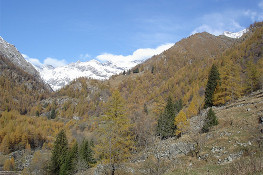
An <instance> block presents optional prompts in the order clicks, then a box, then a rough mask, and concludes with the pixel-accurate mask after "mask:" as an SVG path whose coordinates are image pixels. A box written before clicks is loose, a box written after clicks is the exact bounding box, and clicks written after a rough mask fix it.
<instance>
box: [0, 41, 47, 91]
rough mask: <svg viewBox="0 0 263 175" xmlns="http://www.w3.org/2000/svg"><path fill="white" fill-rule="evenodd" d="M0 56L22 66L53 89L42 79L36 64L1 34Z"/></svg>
mask: <svg viewBox="0 0 263 175" xmlns="http://www.w3.org/2000/svg"><path fill="white" fill-rule="evenodd" d="M0 56H1V57H3V58H5V59H7V60H8V61H10V62H11V63H12V64H14V65H15V66H16V67H18V68H20V69H21V70H23V71H25V72H26V73H28V74H29V75H31V76H32V77H34V79H35V81H38V82H39V83H41V84H44V86H45V88H46V89H48V90H49V91H52V89H51V88H50V86H49V85H48V84H45V82H44V81H43V80H42V78H41V77H40V74H39V72H38V71H37V70H36V69H35V68H34V66H33V65H32V64H31V63H29V62H27V61H26V60H25V59H24V57H23V56H22V54H21V53H20V52H19V51H18V50H17V49H16V47H15V46H14V45H12V44H9V43H8V42H6V41H5V40H4V39H3V38H2V37H1V36H0Z"/></svg>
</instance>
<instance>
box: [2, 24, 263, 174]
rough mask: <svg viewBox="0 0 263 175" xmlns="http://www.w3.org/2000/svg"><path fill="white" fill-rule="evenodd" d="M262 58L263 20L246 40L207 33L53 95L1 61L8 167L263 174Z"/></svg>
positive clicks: (57, 170) (61, 171)
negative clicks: (262, 130) (101, 78)
mask: <svg viewBox="0 0 263 175" xmlns="http://www.w3.org/2000/svg"><path fill="white" fill-rule="evenodd" d="M262 51H263V23H262V22H258V23H254V24H252V25H251V26H250V27H249V32H247V33H246V34H244V35H243V36H242V37H241V38H240V39H231V38H227V37H225V36H213V35H211V34H209V33H206V32H204V33H198V34H195V35H192V36H190V37H188V38H185V39H183V40H181V41H179V42H178V43H176V44H175V45H174V46H173V47H171V48H170V49H168V50H166V51H164V52H163V53H161V54H160V55H156V56H153V57H152V58H151V59H149V60H147V61H145V62H144V63H142V64H139V65H137V66H136V67H135V68H133V69H132V70H129V71H127V72H128V73H126V72H125V73H121V74H119V75H115V76H112V77H111V78H110V79H109V80H106V81H99V80H93V79H88V78H78V79H76V80H74V81H73V82H71V83H70V84H69V85H67V86H66V87H64V88H62V89H60V90H59V91H57V92H53V93H52V92H50V91H49V90H48V89H47V88H45V86H44V85H43V84H41V83H39V82H38V81H37V80H35V79H34V77H32V76H30V75H28V74H27V73H25V72H24V71H23V70H21V69H19V68H17V67H16V66H15V65H13V64H12V63H10V62H9V61H8V59H6V58H5V57H4V56H1V57H0V66H1V67H0V68H1V69H0V70H1V71H0V96H1V98H0V104H1V105H0V125H1V129H0V152H1V155H0V166H2V167H3V168H4V169H5V170H20V171H23V173H25V174H27V173H28V174H30V173H33V172H35V173H36V172H39V174H45V173H49V174H75V173H80V174H81V173H84V174H90V173H94V172H96V173H97V174H158V175H159V174H165V173H166V174H178V173H181V174H187V173H188V174H194V173H195V174H203V173H209V171H211V172H212V173H214V174H224V173H225V174H228V173H230V174H235V170H236V169H237V170H238V171H239V170H240V171H242V172H252V173H257V172H262V170H263V168H262V166H261V164H260V162H261V159H262V156H261V154H260V151H261V144H262V139H261V137H260V128H259V127H260V126H261V125H260V124H258V123H257V122H258V121H257V118H258V117H260V116H261V117H262V116H263V113H262V103H261V102H260V100H262V87H263V58H262V57H263V55H262ZM255 94H256V95H255ZM249 95H250V96H249ZM242 97H243V98H242ZM250 97H251V98H250ZM252 97H253V98H252ZM248 106H249V107H248ZM245 108H246V109H245ZM250 119H251V121H250ZM259 119H260V118H259ZM261 123H263V119H262V121H261ZM253 125H254V126H257V127H254V128H253ZM252 128H253V129H252ZM249 131H251V133H249ZM233 144H235V145H237V146H233ZM244 145H246V146H244ZM22 152H23V153H22ZM211 152H212V153H211ZM17 154H19V156H17ZM14 155H15V156H14ZM9 157H13V158H14V160H13V159H10V158H9ZM28 157H31V158H28ZM37 157H41V158H39V160H38V159H37ZM246 160H249V163H248V164H246V163H245V161H246ZM253 163H254V164H255V165H256V166H257V167H255V169H254V170H248V168H247V169H245V167H248V166H250V165H251V164H253ZM258 164H260V165H258ZM242 166H244V167H242ZM191 167H194V168H196V170H193V169H191ZM197 167H200V168H197ZM242 168H243V169H242ZM40 169H41V171H40ZM208 170H209V171H208ZM221 170H222V171H221ZM220 171H221V172H222V173H220Z"/></svg>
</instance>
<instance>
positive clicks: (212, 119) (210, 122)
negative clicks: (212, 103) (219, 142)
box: [202, 108, 218, 132]
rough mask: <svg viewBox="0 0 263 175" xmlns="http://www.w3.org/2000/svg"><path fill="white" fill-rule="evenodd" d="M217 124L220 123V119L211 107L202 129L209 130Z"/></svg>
mask: <svg viewBox="0 0 263 175" xmlns="http://www.w3.org/2000/svg"><path fill="white" fill-rule="evenodd" d="M215 125H218V120H217V117H216V114H215V112H214V111H213V109H212V108H210V109H209V110H208V113H207V116H206V119H205V122H204V126H203V128H202V131H203V132H208V131H209V130H210V128H211V127H212V126H215Z"/></svg>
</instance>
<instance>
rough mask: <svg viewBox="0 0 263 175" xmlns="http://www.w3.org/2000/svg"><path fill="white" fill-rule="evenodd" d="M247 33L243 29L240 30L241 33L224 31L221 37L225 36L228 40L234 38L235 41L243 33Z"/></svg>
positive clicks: (246, 30)
mask: <svg viewBox="0 0 263 175" xmlns="http://www.w3.org/2000/svg"><path fill="white" fill-rule="evenodd" d="M247 32H248V29H244V30H241V31H239V32H235V33H234V32H228V31H225V32H224V33H223V35H225V36H227V37H229V38H235V39H237V38H240V37H242V36H243V35H244V34H245V33H247Z"/></svg>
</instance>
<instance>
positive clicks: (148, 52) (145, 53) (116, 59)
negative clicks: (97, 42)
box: [96, 43, 174, 67]
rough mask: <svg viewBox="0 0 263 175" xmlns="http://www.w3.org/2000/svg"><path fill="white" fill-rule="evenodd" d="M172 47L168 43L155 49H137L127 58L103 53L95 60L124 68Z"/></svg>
mask: <svg viewBox="0 0 263 175" xmlns="http://www.w3.org/2000/svg"><path fill="white" fill-rule="evenodd" d="M173 45H174V44H172V43H168V44H163V45H161V46H158V47H157V48H155V49H152V48H144V49H137V50H136V51H134V52H133V53H132V55H127V56H124V55H114V54H110V53H104V54H101V55H98V56H97V57H96V58H97V59H98V60H100V61H110V62H112V63H114V64H116V65H118V66H121V67H125V65H126V64H129V63H131V62H133V61H138V60H145V59H148V58H150V57H152V56H154V55H157V54H160V53H162V52H163V51H165V50H167V49H169V48H170V47H172V46H173Z"/></svg>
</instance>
